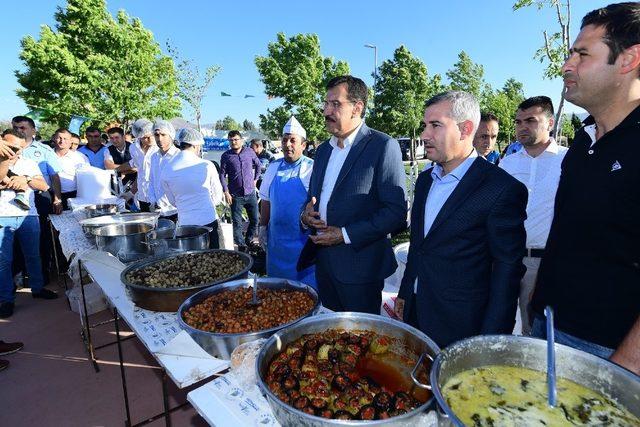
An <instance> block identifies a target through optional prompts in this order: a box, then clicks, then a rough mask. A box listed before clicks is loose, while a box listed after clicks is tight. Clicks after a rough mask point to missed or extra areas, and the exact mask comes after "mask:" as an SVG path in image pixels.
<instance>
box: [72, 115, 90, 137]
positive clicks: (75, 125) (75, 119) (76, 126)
mask: <svg viewBox="0 0 640 427" xmlns="http://www.w3.org/2000/svg"><path fill="white" fill-rule="evenodd" d="M87 120H89V118H88V117H82V116H71V121H70V122H69V132H71V133H75V134H77V135H80V126H82V124H83V123H84V122H86V121H87Z"/></svg>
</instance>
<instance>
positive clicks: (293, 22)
mask: <svg viewBox="0 0 640 427" xmlns="http://www.w3.org/2000/svg"><path fill="white" fill-rule="evenodd" d="M513 2H514V0H488V1H482V2H481V1H477V0H447V1H441V0H439V1H433V0H422V1H417V0H416V1H405V0H394V1H392V2H387V1H382V2H373V1H366V2H365V1H360V0H355V1H350V2H349V1H334V0H325V1H322V2H314V1H308V0H307V1H304V0H297V1H291V0H270V1H264V0H262V1H260V0H256V1H246V0H235V1H206V0H181V1H179V2H177V1H166V0H165V1H159V0H155V1H151V0H107V7H108V9H109V11H110V12H111V13H112V14H114V15H115V13H116V12H117V11H118V10H120V9H124V10H126V11H127V13H128V14H129V15H130V16H136V17H138V18H140V19H141V20H142V23H143V25H144V26H145V27H146V28H147V29H149V30H151V31H152V32H153V33H154V35H155V38H156V41H158V43H159V44H160V46H161V48H162V50H163V51H165V53H166V47H165V45H166V42H167V41H170V43H171V44H172V45H174V46H176V47H177V48H178V49H179V51H180V52H181V55H182V56H183V57H186V58H190V59H193V60H194V61H195V63H196V64H198V66H199V67H200V68H201V69H204V68H206V67H207V66H209V65H218V66H220V67H222V71H221V72H220V74H219V75H218V76H217V77H216V78H215V80H214V82H213V84H212V86H211V88H210V89H209V91H208V92H207V96H206V98H205V99H204V102H203V109H202V110H203V119H202V123H213V122H215V121H216V120H218V119H221V118H223V117H224V116H226V115H230V116H231V117H233V118H234V119H236V120H237V121H240V122H241V121H242V120H244V119H249V120H251V121H253V122H254V123H255V124H259V118H258V117H259V114H261V113H264V112H266V110H267V108H274V107H276V106H277V105H278V100H268V99H267V97H266V96H265V94H264V85H263V84H262V83H261V82H260V76H259V74H258V71H257V69H256V66H255V64H254V59H255V57H256V56H259V55H260V56H262V55H265V54H266V52H267V46H268V44H269V42H272V41H274V40H275V38H276V34H277V33H278V32H284V33H285V34H286V35H287V36H292V35H294V34H297V33H315V34H317V35H318V36H319V38H320V46H321V52H322V54H323V55H325V56H330V57H333V58H334V59H340V60H345V61H347V62H348V63H349V65H350V67H351V74H353V75H355V76H358V77H361V78H362V79H363V80H364V81H365V82H366V83H367V84H369V85H370V84H372V83H373V77H372V72H373V67H374V51H373V49H370V48H366V47H364V45H365V44H371V45H375V46H377V51H378V65H380V64H381V63H382V61H384V60H386V59H390V58H392V57H393V51H394V50H395V49H396V48H397V47H398V46H400V45H405V46H406V47H407V48H408V49H409V50H410V51H411V52H412V53H413V54H414V55H415V56H417V57H419V58H420V59H422V61H423V62H424V63H425V64H426V65H427V70H428V73H429V74H430V75H432V74H435V73H439V74H442V75H443V76H444V74H445V73H446V71H447V70H448V69H450V68H451V67H452V66H453V64H454V63H455V62H456V61H457V55H458V53H459V52H460V51H461V50H464V51H466V52H467V53H468V54H469V55H470V56H471V58H472V60H473V61H474V62H476V63H479V64H482V65H483V66H484V71H485V80H486V81H487V82H488V83H490V84H491V85H492V86H493V88H500V87H502V85H503V84H504V82H505V81H506V80H507V79H508V78H510V77H513V78H515V79H516V80H518V81H520V82H522V83H523V84H524V90H525V96H527V97H529V96H536V95H547V96H550V97H551V98H552V99H553V100H554V102H555V103H557V102H558V101H559V98H560V91H561V89H562V81H561V80H560V79H556V80H545V79H543V70H544V65H543V64H540V63H539V62H538V61H537V60H534V59H533V55H534V53H535V51H536V50H537V49H538V48H539V47H540V46H541V45H542V43H543V36H542V31H543V30H545V29H546V30H548V31H549V32H555V31H556V30H557V29H558V28H559V27H558V24H557V20H556V17H555V11H554V10H551V9H542V10H538V9H536V8H535V7H531V8H527V9H524V10H519V11H517V12H514V11H513V10H512V5H513ZM13 4H14V5H15V4H16V3H13ZM65 4H66V1H53V0H27V1H26V2H25V3H24V4H23V5H24V12H21V13H15V14H11V19H5V20H4V21H3V28H2V36H1V37H0V51H1V52H3V59H4V60H3V61H2V62H1V63H0V120H2V119H10V118H11V117H12V116H14V115H17V114H23V113H25V112H27V111H28V107H27V106H25V104H24V102H22V100H21V99H20V98H18V97H17V96H16V94H15V90H16V88H17V87H18V83H17V81H16V78H15V76H14V71H15V70H16V69H21V68H22V67H23V64H22V63H21V61H20V59H19V53H20V40H21V39H22V38H23V37H24V36H26V35H32V36H33V37H36V38H38V37H39V32H40V27H41V25H49V26H54V24H55V22H54V19H53V14H54V12H55V10H56V6H57V5H60V6H63V7H64V5H65ZM607 4H608V2H603V1H595V0H574V1H572V17H573V22H572V23H571V29H570V36H571V39H572V40H574V39H575V37H576V35H577V34H578V31H579V26H580V20H581V19H582V16H584V15H585V14H586V13H587V12H589V11H590V10H593V9H596V8H599V7H602V6H605V5H607ZM7 16H9V15H7ZM221 91H224V92H227V93H229V94H232V95H233V96H232V97H221V96H220V92H221ZM247 94H248V95H254V96H255V98H244V95H247ZM568 111H569V112H576V113H583V110H581V109H579V108H578V107H575V106H573V105H571V104H569V105H568ZM183 117H184V118H185V119H187V120H192V119H193V115H192V112H191V111H190V110H189V109H188V107H185V108H184V109H183Z"/></svg>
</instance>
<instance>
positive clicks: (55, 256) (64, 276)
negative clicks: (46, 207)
mask: <svg viewBox="0 0 640 427" xmlns="http://www.w3.org/2000/svg"><path fill="white" fill-rule="evenodd" d="M47 221H48V222H49V231H50V232H51V243H52V246H53V260H54V262H55V263H56V273H57V275H58V277H60V276H62V280H63V282H64V290H65V294H66V293H67V291H68V290H69V285H68V284H67V274H66V272H65V273H64V274H61V273H60V268H59V265H60V264H59V261H58V259H59V258H58V245H56V234H55V232H54V231H53V230H54V228H53V223H52V222H51V219H49V218H47ZM67 305H68V306H69V310H71V301H69V298H67Z"/></svg>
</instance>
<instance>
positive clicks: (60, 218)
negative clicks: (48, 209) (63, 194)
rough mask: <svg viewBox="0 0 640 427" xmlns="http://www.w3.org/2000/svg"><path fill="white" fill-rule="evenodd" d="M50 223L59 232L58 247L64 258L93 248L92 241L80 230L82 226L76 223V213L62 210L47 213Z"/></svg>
mask: <svg viewBox="0 0 640 427" xmlns="http://www.w3.org/2000/svg"><path fill="white" fill-rule="evenodd" d="M49 220H50V221H51V225H52V226H53V227H54V228H55V229H56V230H58V232H59V233H60V234H59V236H58V238H59V240H60V247H61V248H62V254H63V255H64V256H65V258H67V259H69V258H70V257H71V255H72V254H74V253H77V254H80V253H82V252H84V251H85V250H87V249H95V244H94V243H92V242H91V241H90V240H89V239H87V237H86V236H85V235H84V233H83V232H82V227H80V224H79V223H78V219H77V217H76V215H75V214H74V213H73V212H71V211H64V212H62V213H61V214H60V215H53V214H51V215H49Z"/></svg>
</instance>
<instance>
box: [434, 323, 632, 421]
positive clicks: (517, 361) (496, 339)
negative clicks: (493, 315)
mask: <svg viewBox="0 0 640 427" xmlns="http://www.w3.org/2000/svg"><path fill="white" fill-rule="evenodd" d="M555 351H556V376H557V377H562V378H565V379H568V380H571V381H573V382H575V383H577V384H580V385H583V386H585V387H588V388H590V389H592V390H595V391H598V392H600V393H604V394H605V395H607V396H608V397H611V398H613V399H614V400H615V401H617V402H618V403H620V404H621V405H622V406H624V407H625V408H626V409H628V410H629V411H631V413H633V414H634V415H635V416H637V417H640V377H638V376H636V375H634V374H633V373H631V372H629V371H627V370H626V369H624V368H621V367H620V366H618V365H616V364H614V363H611V362H609V361H608V360H605V359H601V358H599V357H597V356H594V355H592V354H589V353H585V352H584V351H580V350H576V349H574V348H571V347H567V346H565V345H561V344H556V345H555ZM546 352H547V342H546V341H544V340H541V339H536V338H529V337H521V336H515V335H485V336H477V337H472V338H467V339H464V340H462V341H458V342H457V343H455V344H452V345H450V346H449V347H447V348H445V349H444V350H443V351H442V352H441V353H440V354H439V355H438V357H437V358H436V360H435V362H434V364H433V367H432V368H431V384H432V386H433V394H434V396H435V397H436V399H437V401H438V405H439V407H440V409H441V411H443V412H444V414H442V413H440V414H439V415H440V425H455V426H461V427H462V426H464V424H463V423H462V421H460V419H458V417H456V415H455V414H454V413H453V411H452V410H451V408H450V407H449V406H448V405H447V402H446V399H445V398H444V397H443V395H442V388H443V387H444V385H445V384H446V382H447V381H448V380H449V378H451V377H453V376H454V375H456V374H458V373H460V372H462V371H466V370H468V369H473V368H477V367H481V366H487V365H506V366H515V367H523V368H529V369H535V370H538V371H542V372H546V370H547V353H546Z"/></svg>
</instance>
